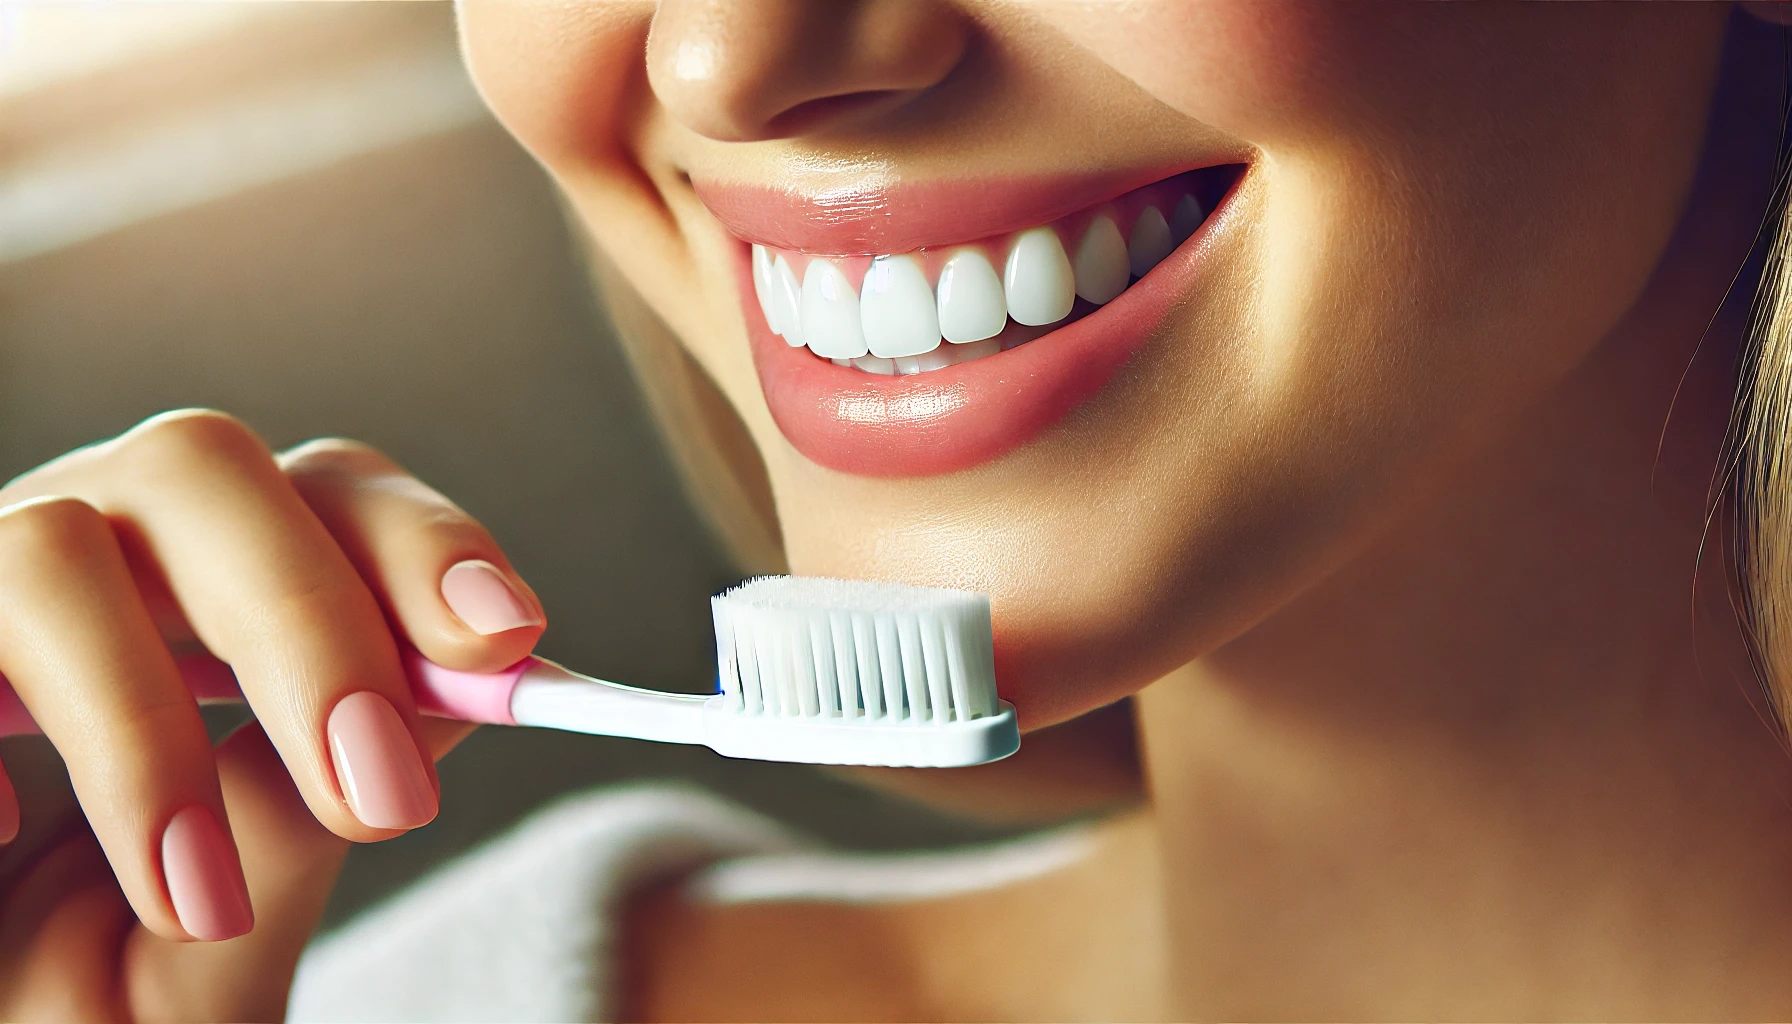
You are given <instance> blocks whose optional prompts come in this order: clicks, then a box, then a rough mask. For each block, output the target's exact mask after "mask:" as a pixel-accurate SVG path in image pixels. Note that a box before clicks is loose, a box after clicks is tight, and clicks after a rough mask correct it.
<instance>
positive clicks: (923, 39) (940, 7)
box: [647, 0, 970, 142]
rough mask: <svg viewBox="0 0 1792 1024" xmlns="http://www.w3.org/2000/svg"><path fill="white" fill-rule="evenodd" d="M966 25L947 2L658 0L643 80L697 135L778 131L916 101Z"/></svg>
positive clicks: (844, 121) (944, 66)
mask: <svg viewBox="0 0 1792 1024" xmlns="http://www.w3.org/2000/svg"><path fill="white" fill-rule="evenodd" d="M969 30H970V28H969V25H968V24H967V22H966V20H965V18H964V16H963V15H962V14H961V13H960V12H959V11H957V10H956V9H955V8H953V7H951V6H949V5H947V4H945V3H942V2H940V0H662V2H661V3H660V5H659V9H658V10H657V11H656V12H655V14H654V18H653V28H652V30H651V31H650V33H649V34H648V37H647V78H648V82H649V83H650V84H651V85H652V87H653V91H654V93H655V95H656V96H658V97H659V100H660V102H661V104H663V105H664V106H665V108H666V109H667V111H668V112H670V114H671V115H672V116H673V117H674V118H676V119H677V120H678V121H679V122H681V123H682V124H684V125H685V126H686V127H688V128H690V129H691V130H692V131H695V132H697V133H698V134H700V135H705V136H708V137H709V138H712V139H719V140H722V141H725V142H753V141H757V140H760V139H772V138H783V137H788V136H791V135H796V134H806V133H813V132H816V131H823V130H826V129H828V128H839V127H845V126H847V125H848V124H850V123H852V122H855V121H859V120H863V119H867V118H871V117H876V116H878V115H881V114H886V113H889V112H892V111H894V110H896V109H898V108H900V107H902V106H905V105H906V104H908V103H910V102H912V101H913V100H914V99H915V98H916V97H918V96H921V95H922V94H924V93H925V92H926V91H927V90H928V89H930V88H932V87H933V86H934V85H936V84H938V83H939V82H940V81H941V80H942V79H944V78H945V77H946V76H947V75H949V74H951V72H952V69H953V68H954V67H956V66H957V65H958V62H959V59H960V58H961V57H962V56H963V55H964V52H965V47H966V45H967V42H968V34H969Z"/></svg>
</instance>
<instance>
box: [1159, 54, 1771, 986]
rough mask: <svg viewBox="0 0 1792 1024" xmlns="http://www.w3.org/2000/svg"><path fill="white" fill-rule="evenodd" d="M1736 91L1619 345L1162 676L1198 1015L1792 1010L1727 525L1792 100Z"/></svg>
mask: <svg viewBox="0 0 1792 1024" xmlns="http://www.w3.org/2000/svg"><path fill="white" fill-rule="evenodd" d="M1771 67H1772V69H1774V70H1777V68H1778V57H1777V54H1776V55H1775V56H1774V58H1773V60H1772V62H1771ZM1723 90H1724V91H1723V92H1722V93H1721V94H1720V98H1719V109H1720V110H1723V111H1725V112H1726V113H1723V114H1721V115H1720V116H1719V123H1718V124H1717V125H1716V127H1715V128H1714V131H1713V135H1712V141H1711V143H1710V146H1709V152H1708V153H1707V157H1706V160H1705V164H1704V166H1703V169H1702V171H1701V175H1700V179H1699V182H1698V185H1697V187H1696V188H1695V191H1694V195H1693V197H1692V198H1691V199H1690V200H1689V208H1688V210H1687V214H1686V217H1685V219H1684V221H1683V224H1682V227H1681V229H1680V231H1679V233H1678V235H1677V236H1676V238H1675V240H1674V241H1673V243H1672V245H1671V247H1670V249H1669V251H1668V252H1667V253H1666V254H1665V256H1664V258H1663V260H1662V262H1661V264H1660V266H1659V268H1658V271H1657V273H1656V275H1655V278H1654V280H1653V281H1652V282H1651V283H1650V285H1649V286H1648V288H1647V289H1646V291H1645V293H1644V294H1643V296H1642V297H1641V298H1640V299H1639V301H1638V303H1637V305H1636V307H1635V308H1634V309H1633V311H1632V313H1631V314H1630V315H1629V316H1628V317H1627V318H1626V319H1625V321H1624V322H1623V323H1622V324H1620V325H1619V326H1618V328H1617V329H1616V330H1614V331H1613V333H1612V334H1611V335H1610V336H1609V337H1608V338H1607V339H1606V340H1605V342H1604V344H1602V346H1601V347H1600V348H1599V350H1598V351H1597V353H1596V354H1595V356H1594V357H1593V358H1592V359H1590V360H1589V361H1588V363H1586V364H1585V365H1583V366H1582V367H1580V368H1579V369H1578V370H1577V371H1576V373H1575V374H1574V375H1573V376H1572V377H1571V378H1570V379H1568V380H1566V381H1564V382H1562V383H1561V385H1560V386H1559V387H1558V388H1557V389H1556V390H1555V391H1554V392H1553V393H1551V394H1550V395H1548V396H1546V398H1545V399H1544V400H1543V401H1542V403H1541V405H1540V406H1539V407H1538V408H1536V409H1534V410H1532V412H1531V414H1530V415H1528V416H1526V417H1524V419H1523V422H1520V423H1515V424H1512V425H1511V426H1510V427H1509V429H1507V430H1506V431H1505V432H1504V433H1503V435H1502V436H1500V437H1498V438H1497V439H1496V440H1495V441H1493V442H1492V444H1491V445H1490V447H1488V448H1487V449H1486V450H1484V451H1483V452H1481V453H1480V454H1479V455H1478V456H1476V457H1475V458H1474V459H1473V460H1472V461H1471V462H1470V463H1469V464H1466V465H1463V466H1460V467H1458V468H1457V469H1456V470H1455V471H1454V472H1453V474H1452V476H1451V478H1450V479H1449V480H1447V481H1444V482H1442V483H1441V485H1440V486H1439V487H1437V488H1436V489H1435V491H1434V492H1433V493H1434V497H1432V498H1430V499H1428V500H1427V501H1425V502H1424V503H1422V505H1421V506H1420V507H1417V508H1414V509H1413V510H1411V512H1410V515H1409V516H1408V517H1407V518H1405V519H1404V520H1403V521H1401V522H1399V523H1396V524H1393V525H1392V526H1391V527H1390V528H1389V529H1387V530H1386V531H1385V532H1384V533H1383V534H1382V535H1381V539H1380V540H1379V541H1377V542H1375V543H1373V544H1372V545H1371V546H1370V547H1369V548H1368V549H1367V550H1366V551H1364V552H1363V553H1362V554H1361V555H1360V556H1359V557H1358V558H1356V559H1355V560H1354V561H1353V562H1352V563H1350V564H1349V565H1347V566H1345V567H1344V568H1342V569H1341V570H1340V571H1338V572H1336V573H1335V574H1333V575H1332V576H1331V577H1329V578H1328V579H1326V580H1325V581H1323V582H1322V583H1320V584H1319V585H1317V586H1316V587H1314V588H1312V589H1311V590H1310V591H1309V592H1307V593H1306V594H1305V595H1303V596H1302V597H1301V598H1299V599H1298V600H1296V601H1294V602H1292V603H1291V604H1290V605H1288V606H1286V607H1284V608H1282V609H1281V610H1279V611H1278V612H1277V613H1276V614H1275V615H1274V616H1273V617H1272V618H1270V619H1268V620H1267V621H1264V622H1263V623H1261V624H1259V625H1258V626H1257V627H1254V628H1253V629H1252V630H1251V631H1250V632H1249V633H1248V634H1246V635H1244V636H1242V637H1240V638H1238V639H1237V640H1235V641H1233V642H1232V643H1230V644H1228V645H1227V646H1226V647H1224V648H1222V649H1221V650H1219V651H1218V652H1216V653H1214V654H1213V655H1211V656H1209V657H1206V658H1204V659H1202V660H1200V661H1198V662H1195V663H1193V664H1191V665H1188V666H1186V667H1184V668H1183V669H1181V670H1179V671H1178V672H1176V673H1174V674H1173V675H1171V676H1170V677H1168V678H1166V679H1164V680H1162V681H1161V682H1159V683H1157V684H1155V685H1154V686H1152V687H1151V688H1149V689H1148V690H1146V691H1145V692H1144V693H1143V694H1142V695H1141V697H1140V717H1141V723H1142V735H1143V738H1144V748H1145V754H1144V757H1145V763H1146V770H1147V772H1148V775H1149V777H1150V786H1151V791H1152V793H1153V802H1154V805H1155V810H1156V818H1157V822H1158V830H1159V833H1160V841H1161V847H1162V851H1163V859H1164V865H1165V869H1164V875H1165V878H1166V883H1165V885H1166V907H1167V908H1168V916H1169V926H1170V934H1171V936H1172V944H1173V945H1172V949H1173V953H1172V958H1171V962H1172V963H1174V964H1175V965H1177V966H1176V968H1175V971H1176V975H1177V976H1176V978H1175V979H1174V985H1175V987H1176V988H1177V990H1178V992H1179V994H1180V998H1181V1001H1182V1006H1181V1010H1182V1012H1185V1013H1187V1014H1188V1015H1190V1016H1195V1017H1242V1016H1253V1017H1262V1016H1273V1017H1296V1016H1300V1017H1328V1018H1341V1017H1358V1018H1367V1017H1387V1016H1401V1017H1413V1018H1417V1017H1436V1016H1441V1015H1449V1016H1461V1015H1464V1014H1467V1015H1474V1016H1488V1017H1491V1016H1524V1017H1532V1016H1545V1015H1547V1016H1594V1017H1606V1018H1610V1017H1613V1016H1626V1017H1629V1016H1635V1017H1663V1016H1668V1015H1687V1014H1690V1015H1704V1016H1709V1015H1710V1014H1712V1013H1714V1012H1715V1013H1724V1014H1731V1013H1734V1014H1762V1013H1773V1014H1777V1015H1784V1013H1785V1012H1786V1010H1787V1008H1788V1007H1789V1006H1792V983H1789V982H1788V980H1787V978H1788V975H1787V973H1786V972H1785V970H1784V964H1785V963H1786V962H1788V959H1789V957H1792V871H1788V870H1787V869H1786V865H1787V864H1792V814H1788V811H1787V807H1788V800H1789V799H1792V770H1789V764H1788V759H1787V758H1786V756H1785V755H1784V753H1783V749H1782V743H1783V740H1782V739H1781V737H1780V734H1779V733H1778V732H1777V731H1776V728H1775V727H1774V726H1772V725H1770V724H1768V722H1767V720H1766V715H1765V708H1764V706H1763V700H1762V699H1761V697H1760V695H1759V694H1760V690H1759V686H1758V683H1757V682H1756V680H1755V678H1754V676H1753V674H1752V673H1751V671H1750V668H1749V662H1748V657H1747V652H1746V650H1745V648H1744V647H1743V645H1742V643H1741V635H1742V633H1741V630H1740V627H1739V624H1738V623H1737V621H1736V617H1735V614H1734V612H1733V610H1732V606H1731V602H1730V600H1729V591H1728V589H1727V587H1726V581H1725V578H1724V577H1725V569H1726V567H1725V566H1724V565H1723V564H1722V553H1723V552H1725V551H1727V550H1728V547H1729V545H1728V544H1727V542H1725V541H1724V540H1723V538H1722V537H1721V536H1720V531H1716V530H1708V529H1707V523H1708V521H1715V522H1721V521H1722V516H1721V514H1720V515H1719V516H1718V517H1717V518H1716V519H1715V520H1712V519H1710V508H1709V506H1710V501H1709V496H1710V494H1711V492H1712V481H1713V479H1714V471H1715V469H1716V467H1717V466H1718V465H1719V463H1720V456H1721V452H1722V448H1723V438H1724V433H1725V427H1726V424H1727V422H1728V418H1729V413H1730V407H1731V401H1732V398H1733V392H1734V388H1735V380H1736V377H1735V354H1736V351H1737V343H1738V340H1739V338H1740V337H1741V334H1742V330H1743V321H1744V314H1745V312H1746V306H1747V298H1748V296H1747V294H1746V293H1747V292H1748V291H1749V289H1748V287H1747V286H1746V284H1747V282H1746V281H1745V282H1744V283H1743V284H1742V285H1739V287H1738V288H1737V293H1738V294H1736V295H1735V296H1733V297H1732V300H1731V301H1730V302H1728V303H1726V302H1725V300H1724V294H1725V289H1726V288H1727V287H1728V286H1729V284H1730V280H1731V277H1732V275H1733V274H1734V273H1735V272H1736V269H1737V268H1738V267H1739V266H1740V265H1741V264H1742V263H1743V262H1744V259H1745V256H1746V253H1747V251H1748V249H1749V244H1750V240H1751V239H1752V237H1753V234H1754V231H1755V228H1756V226H1757V224H1758V223H1759V219H1760V214H1761V211H1762V210H1763V209H1764V208H1765V207H1766V204H1767V183H1768V182H1769V180H1770V174H1769V172H1770V169H1771V168H1770V163H1769V162H1770V158H1771V146H1772V139H1773V133H1774V132H1775V131H1777V112H1776V104H1777V100H1778V89H1777V83H1774V82H1772V81H1771V76H1768V80H1767V81H1762V80H1761V76H1759V75H1754V76H1752V77H1751V72H1749V71H1748V70H1747V69H1743V70H1733V71H1732V73H1731V74H1730V75H1729V76H1728V77H1727V78H1726V81H1725V84H1724V86H1723ZM1764 126H1765V127H1764ZM1720 305H1721V306H1723V307H1724V311H1723V313H1722V315H1720V317H1719V320H1718V321H1717V323H1716V324H1715V326H1713V327H1712V328H1711V329H1710V330H1709V331H1707V326H1708V324H1709V323H1710V318H1711V311H1712V310H1714V309H1718V308H1719V307H1720ZM1664 426H1665V429H1664Z"/></svg>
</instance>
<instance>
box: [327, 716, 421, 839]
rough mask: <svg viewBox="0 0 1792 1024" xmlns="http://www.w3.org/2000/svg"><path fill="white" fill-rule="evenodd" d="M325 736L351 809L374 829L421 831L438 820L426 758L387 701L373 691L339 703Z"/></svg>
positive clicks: (362, 821)
mask: <svg viewBox="0 0 1792 1024" xmlns="http://www.w3.org/2000/svg"><path fill="white" fill-rule="evenodd" d="M324 731H325V732H326V733H328V735H329V737H330V759H331V760H333V761H335V762H336V779H337V781H338V782H340V783H341V784H342V792H343V795H344V796H347V797H348V806H349V809H350V810H352V811H354V812H355V817H357V818H359V819H361V823H362V824H363V825H368V826H371V827H373V828H416V827H417V826H419V825H427V824H428V823H429V821H430V819H432V818H434V817H435V816H436V806H437V805H436V791H435V787H434V786H433V785H431V784H430V781H429V773H428V772H427V771H425V770H424V768H423V756H422V755H421V754H419V753H418V752H417V744H416V743H415V742H413V741H412V740H411V732H410V730H409V729H406V728H405V727H404V719H402V718H399V717H398V711H397V710H396V709H394V708H393V707H392V704H391V702H389V701H387V700H386V698H384V697H382V696H380V695H379V694H377V693H374V692H373V691H372V690H362V691H361V692H360V693H351V694H349V695H348V696H346V697H344V698H342V699H341V700H339V701H337V702H336V707H335V708H334V709H333V710H332V711H331V712H330V721H329V724H328V725H326V726H325V727H324Z"/></svg>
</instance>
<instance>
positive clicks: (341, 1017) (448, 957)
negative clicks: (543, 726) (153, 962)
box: [287, 785, 795, 1022]
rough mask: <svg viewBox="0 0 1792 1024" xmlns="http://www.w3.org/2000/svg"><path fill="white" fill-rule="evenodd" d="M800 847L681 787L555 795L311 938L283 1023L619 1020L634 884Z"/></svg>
mask: <svg viewBox="0 0 1792 1024" xmlns="http://www.w3.org/2000/svg"><path fill="white" fill-rule="evenodd" d="M794 845H795V841H794V839H793V838H792V837H791V835H790V834H789V833H788V832H786V831H785V830H783V829H781V828H779V827H778V826H777V825H775V824H774V823H772V822H771V821H770V820H768V819H765V818H762V817H759V816H758V815H755V814H751V813H749V812H747V811H745V810H742V809H741V808H739V807H735V806H733V805H730V804H727V803H724V802H722V801H720V800H718V799H716V798H715V797H712V796H708V795H705V794H703V793H701V792H699V791H695V790H691V789H687V788H682V787H674V786H666V785H658V786H639V787H630V788H628V789H619V790H599V791H597V792H593V793H587V794H581V795H579V796H575V797H571V798H568V799H565V800H562V801H559V802H557V803H555V804H553V805H550V806H549V807H547V808H546V809H544V810H542V811H539V812H537V813H536V814H534V815H532V816H531V817H530V818H528V819H527V820H526V821H524V822H523V823H522V824H520V825H519V826H518V827H517V828H515V829H514V830H512V831H511V832H510V833H508V834H507V835H504V836H502V837H500V838H498V839H497V840H494V841H493V842H491V843H488V844H487V845H485V846H483V847H481V848H479V849H477V850H475V851H473V852H472V853H470V854H468V855H467V856H465V857H462V858H461V859H459V860H457V861H454V862H452V863H450V864H449V865H448V866H447V867H445V868H443V869H441V870H440V871H438V872H436V873H435V874H433V875H430V876H429V877H427V878H425V879H423V880H422V881H421V882H419V883H417V884H416V885H413V886H412V887H410V888H409V889H408V890H406V891H405V892H403V893H401V894H399V895H398V896H396V897H394V898H392V899H390V900H388V901H387V902H386V903H384V904H382V905H380V906H378V907H375V908H374V909H372V910H370V911H368V912H367V913H364V914H362V915H361V916H359V917H357V918H355V919H354V920H353V921H352V922H350V923H349V924H348V925H347V926H346V927H344V928H342V929H340V930H338V931H336V932H333V933H331V934H329V935H326V936H324V937H323V938H321V939H319V940H317V941H316V942H314V943H312V945H311V947H310V948H309V949H307V950H306V951H305V955H304V957H303V958H302V959H301V960H300V961H299V968H298V974H297V976H296V977H294V979H293V987H292V993H291V995H290V997H289V999H288V1002H287V1019H288V1020H292V1021H359V1022H373V1021H510V1022H524V1021H603V1020H613V1019H615V1016H616V1014H617V1012H618V1008H617V1007H615V1006H613V1005H611V1002H612V1001H611V998H610V997H611V996H612V994H613V993H614V992H615V982H614V979H613V978H612V977H611V976H610V972H611V968H612V967H613V966H614V964H615V961H616V956H615V953H614V951H613V950H612V949H611V948H610V946H611V941H612V939H613V938H614V931H615V915H616V912H617V910H618V909H619V907H620V904H621V901H622V900H624V899H626V898H627V896H628V894H629V893H630V892H632V891H633V890H635V889H637V888H638V887H640V886H641V885H644V884H646V883H647V882H649V881H651V880H652V879H654V878H656V877H663V876H665V875H667V874H672V873H677V872H681V871H688V870H690V869H692V868H695V867H697V866H700V865H702V864H704V863H705V862H708V861H713V860H717V859H720V858H723V857H729V856H737V855H740V854H746V853H757V852H766V851H771V850H781V849H789V848H791V847H793V846H794Z"/></svg>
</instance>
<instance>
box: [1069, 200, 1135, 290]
mask: <svg viewBox="0 0 1792 1024" xmlns="http://www.w3.org/2000/svg"><path fill="white" fill-rule="evenodd" d="M1073 266H1074V267H1075V270H1076V293H1077V294H1078V295H1081V296H1082V297H1083V298H1085V299H1088V300H1089V301H1090V302H1093V303H1095V304H1096V305H1097V306H1100V305H1103V304H1105V303H1107V302H1111V301H1113V299H1114V296H1116V295H1119V294H1120V293H1121V292H1123V291H1125V290H1126V275H1127V273H1128V265H1127V261H1126V239H1124V238H1121V237H1120V228H1119V227H1118V226H1116V225H1115V224H1114V218H1112V217H1110V216H1108V215H1107V214H1105V213H1104V214H1102V215H1101V216H1099V217H1097V218H1095V219H1094V220H1092V221H1090V222H1089V227H1088V230H1086V231H1084V232H1083V240H1082V241H1080V242H1078V243H1077V244H1076V261H1075V263H1074V264H1073Z"/></svg>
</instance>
